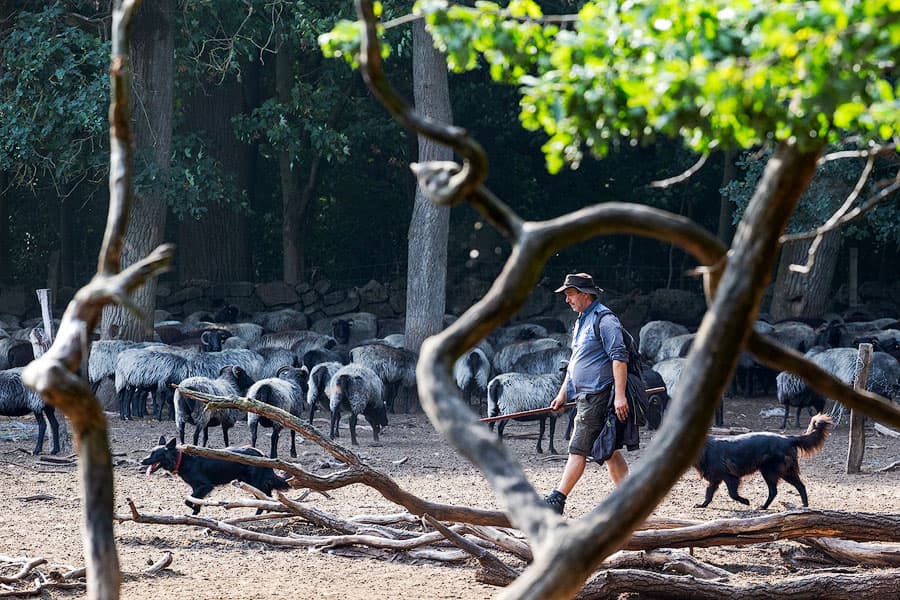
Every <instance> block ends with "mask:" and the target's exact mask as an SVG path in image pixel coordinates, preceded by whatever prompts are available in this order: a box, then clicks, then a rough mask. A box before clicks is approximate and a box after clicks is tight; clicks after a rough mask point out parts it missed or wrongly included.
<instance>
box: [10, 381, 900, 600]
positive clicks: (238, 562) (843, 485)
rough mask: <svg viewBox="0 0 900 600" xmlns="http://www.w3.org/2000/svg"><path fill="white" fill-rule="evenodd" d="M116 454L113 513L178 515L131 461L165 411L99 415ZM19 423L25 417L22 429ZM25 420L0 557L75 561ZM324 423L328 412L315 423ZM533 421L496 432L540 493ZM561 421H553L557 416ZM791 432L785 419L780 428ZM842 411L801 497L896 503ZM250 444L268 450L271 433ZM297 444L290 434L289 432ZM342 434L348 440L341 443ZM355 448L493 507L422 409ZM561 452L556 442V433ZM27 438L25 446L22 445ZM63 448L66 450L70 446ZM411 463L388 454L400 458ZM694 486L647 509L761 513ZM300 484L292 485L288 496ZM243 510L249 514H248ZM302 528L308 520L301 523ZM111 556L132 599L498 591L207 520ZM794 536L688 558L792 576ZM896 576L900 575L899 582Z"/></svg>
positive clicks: (168, 490) (554, 467)
mask: <svg viewBox="0 0 900 600" xmlns="http://www.w3.org/2000/svg"><path fill="white" fill-rule="evenodd" d="M772 406H774V404H773V401H772V399H755V400H752V401H746V400H741V401H729V402H728V403H727V404H726V423H727V424H728V425H734V426H742V427H748V428H751V429H754V430H771V431H778V429H777V426H778V425H780V424H781V423H780V421H781V420H780V418H771V417H770V418H764V417H761V416H760V411H761V410H762V409H765V408H771V407H772ZM109 419H110V436H111V444H112V449H113V452H114V455H115V457H114V461H115V464H116V469H115V477H116V480H115V485H116V510H117V511H118V512H122V513H125V512H127V507H126V498H132V499H134V501H135V502H136V504H137V505H138V507H139V508H140V509H141V510H142V511H145V512H150V513H165V514H187V512H188V509H187V507H185V506H184V504H183V500H184V497H185V496H186V495H187V493H188V492H189V490H190V488H188V486H187V485H185V484H184V483H183V482H182V481H181V480H179V479H176V478H172V477H171V476H168V475H165V474H162V472H157V473H156V474H154V475H153V476H152V477H145V475H144V472H143V469H142V468H141V467H140V466H139V465H138V464H137V462H138V461H139V460H140V459H141V458H142V457H143V456H144V455H145V454H146V451H147V450H148V449H149V448H151V447H152V446H154V445H155V444H156V441H157V440H158V438H159V436H160V435H166V436H171V435H172V434H174V425H173V424H172V423H171V422H164V423H157V422H156V421H150V420H145V421H141V422H125V423H123V422H120V421H119V419H118V417H116V416H113V415H109ZM21 423H25V424H27V425H29V427H22V426H21V425H20V424H21ZM32 424H33V420H29V419H27V418H23V419H15V420H14V419H9V418H5V417H4V418H2V419H0V477H2V481H3V482H4V484H5V485H3V486H2V489H0V506H2V508H0V554H2V555H6V556H21V555H27V556H30V557H35V556H41V557H44V558H46V559H48V560H49V561H50V562H51V563H54V564H59V565H70V566H75V567H80V566H83V565H84V560H83V558H82V546H81V536H80V532H79V520H80V499H79V490H78V487H77V482H76V472H75V467H74V466H61V465H45V464H43V463H41V462H39V460H38V458H36V457H33V456H31V455H30V454H28V451H30V449H31V448H32V446H33V437H32V436H33V432H34V430H33V428H32V427H30V425H32ZM318 425H319V426H320V428H323V429H324V428H326V425H325V422H324V421H322V422H320V423H318ZM536 429H537V427H536V424H529V423H521V424H520V423H512V424H510V426H508V427H507V429H506V435H507V436H508V437H509V439H508V440H507V442H506V443H507V444H508V445H509V446H510V447H511V448H512V450H513V452H514V453H515V454H516V455H517V456H518V457H519V459H520V461H521V462H522V465H523V467H524V468H525V469H526V472H527V473H528V474H529V477H530V479H531V481H532V482H533V484H534V485H535V486H536V488H537V489H538V490H539V491H540V492H542V493H543V492H546V491H548V490H550V489H551V488H552V487H553V485H554V484H555V483H556V480H557V478H558V477H559V474H560V473H561V471H562V465H563V463H562V460H561V459H557V460H554V459H549V460H548V459H547V458H546V455H544V456H539V455H537V454H535V452H534V444H535V439H534V437H530V438H528V437H520V436H521V435H523V434H526V435H527V434H530V433H532V432H536ZM559 429H562V427H560V428H559ZM790 432H791V433H793V432H794V430H793V429H791V430H790ZM652 434H653V432H644V433H643V443H642V445H643V446H644V449H646V447H647V446H648V445H649V444H652ZM847 435H848V434H847V423H846V420H845V422H844V423H842V424H841V425H840V426H839V427H838V428H837V429H836V431H835V432H834V434H833V435H832V437H831V439H829V441H828V443H827V444H826V447H825V450H824V451H823V452H822V454H820V455H819V456H817V457H815V458H811V459H804V460H802V462H801V470H802V474H803V478H804V480H805V481H806V485H807V488H808V489H809V497H810V505H811V506H812V507H815V508H827V509H839V510H849V511H866V512H889V513H897V512H900V471H897V470H895V471H892V472H887V473H874V471H875V470H876V469H878V468H880V467H882V466H884V465H887V464H890V463H891V462H894V461H896V460H898V459H900V440H897V439H892V438H887V437H883V436H876V435H871V430H870V436H869V438H868V443H867V449H866V455H865V461H864V465H863V471H864V472H863V473H862V474H860V475H854V476H848V475H846V474H844V462H845V460H846V454H847ZM231 437H232V443H238V444H240V443H245V442H247V441H249V435H248V431H247V428H246V426H244V425H243V424H240V425H238V426H237V427H236V428H235V429H233V430H232V436H231ZM287 438H288V436H282V444H281V449H280V454H281V456H282V457H287V456H288V452H287V450H288V443H289V439H287ZM261 440H262V441H261V443H260V445H261V446H262V447H263V448H266V447H268V433H267V432H266V433H264V434H263V435H262V436H261ZM298 441H299V440H298ZM348 441H349V440H348ZM360 442H361V444H362V446H361V447H360V449H359V452H360V453H361V455H362V456H363V457H364V458H365V460H366V461H367V462H368V463H369V464H371V465H372V466H373V467H375V468H378V469H381V470H383V471H384V472H386V473H388V474H389V475H391V476H392V477H394V478H395V479H396V480H397V481H398V483H400V484H401V485H402V486H404V487H406V488H407V489H409V490H410V491H412V492H414V493H416V494H418V495H420V496H422V497H424V498H428V499H431V500H434V501H438V502H446V503H455V504H465V505H475V506H482V507H496V506H497V505H496V502H495V499H494V496H493V493H492V492H491V491H490V490H489V488H487V486H486V484H485V481H484V478H483V477H482V476H481V474H480V473H479V472H478V471H476V470H475V469H474V468H473V467H472V466H471V465H470V464H469V463H467V462H465V461H464V460H462V459H461V458H460V457H458V456H457V455H456V453H455V452H454V451H453V450H452V449H451V448H450V447H449V446H448V445H447V444H446V443H445V442H444V441H443V440H442V439H441V438H440V437H439V436H438V435H437V434H436V433H435V431H434V430H433V428H432V427H431V425H430V423H429V422H428V420H427V419H426V418H425V417H424V416H421V415H417V416H408V415H396V416H393V415H392V417H391V425H390V426H389V428H388V429H387V430H386V431H385V433H384V435H383V438H382V444H381V445H373V442H372V438H371V432H370V431H369V430H368V429H365V428H363V429H362V433H361V435H360ZM210 443H211V445H213V446H215V447H218V446H220V445H221V432H220V431H214V432H211V434H210ZM557 448H558V449H559V450H560V451H564V450H565V441H564V440H559V439H558V440H557ZM22 449H24V450H25V451H22ZM68 452H71V449H69V450H68ZM299 452H300V457H299V458H298V462H301V463H302V464H303V466H304V467H305V468H307V469H310V470H315V471H316V472H319V473H328V472H329V471H330V470H333V469H335V468H336V465H334V463H333V461H329V460H328V457H327V456H326V455H324V453H322V451H321V450H319V449H318V447H315V446H313V445H312V444H310V443H309V442H304V443H302V444H301V445H300V446H299ZM642 452H643V451H642V450H641V451H637V452H633V453H629V454H628V455H627V458H628V461H629V463H631V464H637V463H638V462H639V461H640V460H641V455H642ZM403 458H406V459H407V460H406V461H405V462H403V463H402V464H397V463H398V462H400V459H403ZM703 488H704V484H703V482H702V481H700V480H699V479H698V478H697V476H696V474H695V473H694V472H693V471H691V472H689V473H686V474H685V475H684V476H683V477H682V478H681V480H680V481H679V483H678V484H677V485H676V486H675V488H674V489H673V490H672V491H671V493H670V494H669V495H668V496H667V498H666V499H665V500H664V501H663V502H662V504H661V505H660V506H659V507H658V508H657V510H656V511H655V513H654V514H655V515H657V516H665V517H677V518H683V519H718V518H725V517H732V516H744V517H746V516H752V515H754V514H761V513H759V512H758V511H754V510H743V507H742V506H740V505H738V504H737V503H736V502H734V501H732V500H731V499H729V498H728V495H727V494H726V493H725V490H724V488H723V489H722V490H720V491H719V493H718V494H717V495H716V497H715V499H714V500H713V502H712V504H711V505H710V506H709V508H707V509H705V510H702V509H695V508H693V505H694V504H696V503H697V502H699V501H700V500H701V499H702V496H703ZM610 490H611V484H610V482H609V478H608V476H607V475H606V472H605V469H602V468H597V467H591V466H589V469H588V471H587V472H586V474H585V477H584V479H583V480H582V482H581V483H580V484H579V486H578V488H576V490H575V493H573V494H572V497H571V498H570V500H569V502H568V503H567V507H566V509H567V515H568V516H570V517H577V516H579V515H582V514H584V513H586V512H587V511H588V510H590V508H592V507H593V506H594V505H595V504H596V503H597V501H598V500H600V499H602V498H603V497H604V496H605V495H606V494H608V493H609V492H610ZM741 490H742V495H744V496H746V497H747V498H749V499H750V500H751V503H752V506H758V505H759V504H761V503H762V501H763V500H764V499H765V496H766V488H765V484H764V483H763V481H762V479H761V478H760V477H759V476H758V475H757V476H753V477H751V478H748V479H747V480H745V482H744V484H743V486H742V487H741ZM241 494H242V492H240V491H239V490H236V489H233V488H230V487H227V486H226V487H224V488H220V489H218V490H216V491H215V492H214V493H213V494H212V495H211V497H212V498H231V497H240V496H241ZM298 494H299V492H292V494H289V495H291V496H292V497H294V496H296V495H298ZM331 496H332V497H331V498H330V499H326V498H324V497H322V496H319V495H313V496H312V497H311V498H310V499H309V500H308V502H310V503H311V504H312V505H314V506H316V507H318V508H321V509H322V510H325V511H328V512H331V513H334V514H337V515H341V516H354V515H359V514H372V513H393V512H398V510H399V509H398V507H397V506H395V505H393V504H391V503H390V502H387V501H386V500H384V499H383V498H382V497H381V496H379V495H378V494H376V493H374V492H372V491H371V490H369V489H367V488H363V487H359V486H355V487H350V488H345V489H341V490H337V491H335V492H333V493H331ZM782 502H789V503H791V504H799V496H798V495H797V493H796V491H795V490H794V489H793V488H792V487H791V486H789V485H781V486H780V487H779V494H778V496H777V497H776V499H775V502H774V503H773V504H772V507H771V508H770V510H769V511H768V512H773V511H777V510H780V509H783V506H784V505H783V504H782ZM248 512H249V511H248ZM201 515H202V516H207V517H211V518H215V517H221V518H226V517H232V516H234V511H226V510H225V509H222V508H217V507H206V508H204V509H203V511H202V512H201ZM272 523H274V524H272V525H269V526H268V527H271V530H272V531H273V532H275V533H278V534H280V535H286V534H288V533H289V532H292V531H293V532H301V530H300V529H296V528H298V527H300V526H299V525H287V524H285V523H284V522H279V521H273V522H272ZM302 532H304V533H307V532H309V530H306V531H302ZM116 534H117V537H118V548H119V556H120V561H121V566H122V571H123V586H122V597H123V598H128V599H129V600H151V599H153V600H156V599H158V598H167V599H169V600H178V599H184V600H205V599H208V600H223V599H231V598H234V599H244V598H332V597H333V598H341V599H343V600H355V599H359V600H363V599H365V600H368V599H371V598H376V597H377V598H401V597H402V598H405V599H416V598H422V599H426V598H427V599H437V598H466V599H470V598H471V599H477V598H490V597H493V595H494V594H495V593H496V591H497V590H496V589H495V588H491V587H488V586H484V585H482V584H479V583H477V582H476V581H475V579H474V573H475V569H476V566H475V565H474V563H473V562H472V561H466V562H463V563H460V564H455V565H447V564H438V563H435V562H431V561H427V560H419V561H414V562H411V561H409V560H408V559H406V558H403V557H386V558H384V559H374V558H371V557H345V556H337V555H334V554H329V553H318V552H308V551H306V550H282V549H273V548H270V547H266V546H263V545H261V544H258V543H248V542H242V541H236V540H232V539H228V538H225V537H223V536H221V535H219V534H215V533H210V532H209V531H206V530H201V529H194V528H187V527H171V526H170V527H166V526H155V525H139V524H134V523H122V524H118V525H117V526H116ZM791 545H792V543H791V542H778V543H771V544H764V545H760V546H753V547H749V548H720V549H710V550H698V551H697V552H696V555H697V556H698V557H699V558H701V559H703V560H708V561H710V562H712V563H714V564H716V565H718V566H720V567H723V568H725V569H727V570H729V571H732V572H734V573H736V579H737V580H738V581H741V580H748V581H749V580H754V579H760V578H763V579H770V578H774V577H784V576H788V575H792V574H800V573H794V572H792V571H789V569H788V567H786V566H785V562H784V561H783V560H782V557H781V551H782V550H784V549H785V548H788V547H790V546H791ZM167 550H168V551H171V552H172V553H173V556H174V559H173V562H172V565H171V567H170V568H169V569H167V570H165V571H164V572H163V573H162V574H161V575H159V576H155V577H148V576H145V575H143V574H142V573H143V571H144V570H145V569H146V568H147V567H148V564H149V563H151V562H153V561H155V560H157V559H158V558H160V557H161V556H162V555H163V553H164V552H165V551H167ZM898 585H900V584H898ZM44 597H45V598H49V597H55V598H80V597H83V594H80V593H74V592H61V591H59V592H53V594H52V596H51V595H49V594H45V595H44Z"/></svg>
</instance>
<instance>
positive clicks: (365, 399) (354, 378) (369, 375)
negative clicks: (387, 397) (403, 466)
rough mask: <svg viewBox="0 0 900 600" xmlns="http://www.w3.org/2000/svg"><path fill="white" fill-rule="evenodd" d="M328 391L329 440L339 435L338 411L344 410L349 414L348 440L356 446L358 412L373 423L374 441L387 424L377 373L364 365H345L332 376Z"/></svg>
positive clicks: (339, 415) (339, 416)
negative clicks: (329, 407) (329, 408)
mask: <svg viewBox="0 0 900 600" xmlns="http://www.w3.org/2000/svg"><path fill="white" fill-rule="evenodd" d="M328 391H329V392H330V399H331V403H330V406H331V439H334V438H336V437H338V434H339V431H338V426H339V424H340V420H341V411H342V410H345V411H349V413H350V443H351V444H353V445H354V446H358V445H359V442H357V441H356V422H357V418H358V417H359V415H363V416H364V417H365V418H366V421H368V422H369V425H371V426H372V434H373V436H374V437H375V441H376V442H377V441H378V434H379V432H380V431H381V428H382V427H385V426H387V424H388V421H387V406H385V403H384V385H383V384H382V383H381V379H380V378H379V377H378V375H377V374H376V373H375V372H374V371H373V370H372V369H369V368H368V367H365V366H363V365H358V364H353V363H351V364H349V365H344V366H343V367H341V368H340V369H338V371H337V373H335V374H334V377H332V378H331V382H330V383H329V384H328Z"/></svg>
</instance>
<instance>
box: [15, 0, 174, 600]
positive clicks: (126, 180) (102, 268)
mask: <svg viewBox="0 0 900 600" xmlns="http://www.w3.org/2000/svg"><path fill="white" fill-rule="evenodd" d="M139 4H140V3H139V1H137V0H117V1H116V2H115V3H114V6H113V23H112V66H111V69H110V78H111V104H110V110H109V120H110V173H109V180H110V202H109V212H108V215H107V223H106V230H105V233H104V238H103V244H102V247H101V250H100V256H99V259H98V264H97V274H96V275H95V276H94V277H93V278H92V279H91V281H90V282H89V283H88V284H87V285H86V286H85V287H83V288H82V289H80V290H79V291H78V292H77V293H76V294H75V297H74V299H73V300H72V302H71V303H70V304H69V306H68V307H67V308H66V311H65V313H64V314H63V317H62V321H61V323H60V328H59V332H58V333H57V337H56V340H55V341H54V343H53V346H51V348H50V349H49V350H48V351H47V353H45V354H44V355H43V356H42V357H40V358H39V359H37V360H35V361H33V362H32V363H31V364H29V365H28V366H27V367H26V368H25V370H24V371H23V373H22V379H23V381H24V382H25V383H26V384H27V385H29V386H31V387H32V388H34V389H35V390H36V391H38V392H39V393H40V394H41V395H42V396H43V397H44V399H45V401H46V402H47V403H49V404H51V405H53V406H55V407H57V408H59V409H61V410H62V411H63V413H65V415H66V417H67V418H68V419H69V422H70V423H71V424H72V431H73V435H74V439H75V446H76V448H77V449H78V455H79V461H78V469H79V477H80V481H81V486H82V493H83V497H84V501H83V502H82V520H83V536H84V549H85V552H84V553H85V562H86V572H87V582H88V585H87V597H88V598H90V599H91V600H100V599H104V600H115V599H116V598H118V597H119V586H120V583H121V573H120V571H119V561H118V556H117V553H116V545H115V538H114V535H113V527H112V522H113V521H112V516H113V474H112V457H111V454H110V449H109V438H108V435H107V425H106V416H105V415H104V414H103V410H102V409H101V407H100V404H99V402H98V401H97V399H96V398H95V397H94V395H93V394H92V393H91V391H90V389H89V387H88V385H87V382H86V381H85V380H84V379H83V378H81V377H79V376H78V373H79V370H80V368H81V365H82V363H83V362H85V360H84V359H85V358H86V357H87V356H88V353H89V352H90V340H91V335H92V334H93V331H94V329H95V328H96V326H97V324H98V323H99V321H100V318H101V316H102V312H103V307H104V306H105V305H106V304H108V303H109V302H111V301H113V302H118V303H120V304H125V305H128V304H129V300H128V298H129V295H130V294H131V293H132V292H133V291H134V290H136V289H137V288H138V287H140V286H141V285H142V284H143V283H144V282H145V281H146V280H147V279H148V278H150V277H153V276H155V275H156V274H158V273H159V272H161V271H163V270H164V269H165V268H166V266H167V265H168V263H169V262H170V260H171V257H172V248H171V247H170V246H163V247H160V248H158V249H157V250H156V251H155V252H153V253H152V254H151V255H150V256H148V257H147V258H145V259H144V260H142V261H140V262H138V263H136V264H134V265H132V266H130V267H129V268H127V269H125V270H124V271H121V272H119V263H120V261H121V254H122V239H123V236H124V233H125V229H126V227H127V224H128V214H129V210H130V206H131V197H132V196H131V194H132V169H131V164H132V154H133V138H132V131H131V122H130V118H131V111H130V108H129V97H130V88H131V86H130V69H129V67H128V35H127V29H128V24H129V22H130V20H131V17H132V15H133V14H134V12H135V11H136V10H137V7H138V5H139Z"/></svg>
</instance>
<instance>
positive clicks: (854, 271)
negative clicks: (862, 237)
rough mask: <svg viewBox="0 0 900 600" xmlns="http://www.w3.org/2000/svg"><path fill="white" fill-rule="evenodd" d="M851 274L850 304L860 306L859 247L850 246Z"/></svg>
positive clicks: (849, 287) (849, 286) (849, 283)
mask: <svg viewBox="0 0 900 600" xmlns="http://www.w3.org/2000/svg"><path fill="white" fill-rule="evenodd" d="M849 269H850V274H849V281H848V282H847V288H848V292H849V299H848V302H847V303H848V304H849V305H850V308H856V307H857V306H859V248H856V247H853V248H850V265H849Z"/></svg>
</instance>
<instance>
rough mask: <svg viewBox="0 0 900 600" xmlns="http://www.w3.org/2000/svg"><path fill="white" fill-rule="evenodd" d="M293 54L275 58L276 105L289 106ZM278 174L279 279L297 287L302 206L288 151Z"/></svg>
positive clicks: (286, 49) (283, 51)
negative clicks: (280, 257) (279, 202)
mask: <svg viewBox="0 0 900 600" xmlns="http://www.w3.org/2000/svg"><path fill="white" fill-rule="evenodd" d="M296 56H297V54H296V52H295V51H294V48H293V47H292V46H291V44H290V42H289V41H285V42H284V43H282V45H281V48H280V49H279V50H278V54H277V55H276V56H275V91H276V93H277V95H278V101H279V102H280V103H282V104H284V105H290V104H291V102H292V100H291V88H292V87H293V83H294V70H293V67H294V61H295V60H296ZM278 171H279V175H280V179H281V217H282V221H281V248H282V279H283V280H284V282H285V283H287V284H290V285H296V284H298V283H300V282H301V281H303V270H304V264H303V239H302V237H301V235H302V231H301V230H302V227H303V208H304V207H302V206H301V188H302V186H303V184H302V182H301V181H300V165H298V164H293V163H292V159H291V154H290V152H288V151H287V150H281V152H279V153H278Z"/></svg>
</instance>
